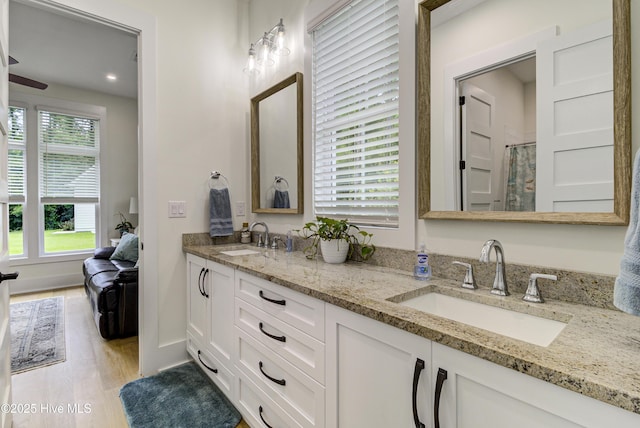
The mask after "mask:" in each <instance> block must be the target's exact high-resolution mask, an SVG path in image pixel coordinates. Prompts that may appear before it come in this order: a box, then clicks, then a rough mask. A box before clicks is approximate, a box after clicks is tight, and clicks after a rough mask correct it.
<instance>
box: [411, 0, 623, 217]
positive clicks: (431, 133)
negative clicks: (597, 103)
mask: <svg viewBox="0 0 640 428" xmlns="http://www.w3.org/2000/svg"><path fill="white" fill-rule="evenodd" d="M492 1H493V3H494V4H492ZM563 2H566V5H563V8H564V9H565V10H569V11H570V12H571V13H572V14H573V16H577V15H580V14H582V13H583V12H582V10H583V9H585V8H586V9H588V8H587V7H584V6H582V4H581V2H579V1H578V2H576V1H573V0H561V1H559V2H558V1H557V0H556V1H550V2H548V4H547V2H546V1H545V2H544V4H542V3H541V2H528V3H529V6H531V7H532V8H533V10H532V11H529V15H528V16H531V15H534V14H536V15H551V20H550V21H549V22H548V24H545V25H547V26H550V27H553V28H554V30H553V31H557V33H556V34H557V35H558V36H563V35H565V34H571V33H572V32H574V33H575V32H577V31H574V28H570V26H569V25H564V26H563V24H558V23H557V22H556V18H555V17H553V13H549V11H553V10H555V9H557V8H559V6H558V5H559V4H562V3H563ZM449 3H451V4H449ZM462 3H467V4H469V3H473V5H474V6H475V7H476V8H480V7H483V8H484V9H476V10H475V12H476V13H478V14H480V13H479V12H478V11H479V10H482V13H485V14H487V16H488V17H489V18H490V19H492V21H489V22H490V23H491V24H490V25H489V24H487V25H485V26H484V27H483V28H484V29H485V31H484V33H485V34H482V36H483V37H484V36H486V35H487V34H489V33H493V34H497V33H501V32H504V33H508V32H509V31H511V33H510V34H511V37H513V34H514V33H513V31H516V32H517V31H518V30H520V28H521V27H522V26H519V25H518V21H517V19H513V16H512V15H509V13H513V12H512V11H508V12H504V13H503V14H502V15H500V14H499V13H498V12H497V10H498V9H497V7H498V4H499V3H502V4H505V3H506V4H509V6H512V7H513V8H516V9H517V8H518V7H517V6H513V5H512V4H511V2H504V1H503V2H500V1H495V0H484V1H482V0H451V1H450V0H425V1H423V2H422V3H420V5H419V16H418V41H417V67H418V69H417V80H418V95H417V96H418V99H417V110H418V115H417V116H418V117H417V135H418V137H417V156H418V209H419V217H420V218H422V219H452V220H479V221H507V222H529V223H565V224H599V225H626V224H628V222H629V209H630V207H629V198H630V192H631V40H630V39H631V31H630V27H631V22H630V21H631V18H630V1H629V0H611V2H610V3H605V6H606V7H607V8H610V9H609V12H608V13H610V15H609V19H610V20H611V22H612V24H610V25H609V28H610V30H609V31H610V35H609V38H610V40H612V42H609V47H608V49H609V52H612V55H611V56H612V71H611V72H609V74H610V76H609V78H610V81H611V82H612V83H610V86H611V85H612V88H611V89H610V90H609V92H610V94H609V95H608V97H609V100H610V101H608V103H609V104H610V105H611V109H610V110H611V112H610V117H608V118H607V121H608V122H610V125H609V126H610V130H609V133H610V135H611V136H610V137H609V140H610V142H609V143H608V147H606V148H605V149H604V151H605V152H606V151H608V153H610V156H609V158H611V159H609V158H606V159H603V158H600V160H598V158H597V157H593V158H592V159H591V160H590V163H589V162H584V163H583V164H578V165H579V166H581V168H582V169H581V170H580V173H579V174H576V173H571V172H568V171H570V170H565V171H567V172H564V175H565V176H567V175H571V174H574V175H582V176H583V177H586V178H585V180H589V179H591V177H593V176H597V173H599V172H600V169H599V167H598V165H599V164H598V163H597V162H602V165H603V166H606V168H607V169H608V170H610V175H611V176H612V177H610V178H609V179H608V182H607V183H605V184H606V185H607V186H608V189H607V191H608V192H609V194H610V196H608V197H607V198H608V202H607V204H605V205H602V206H604V207H605V208H600V209H597V208H596V209H592V208H591V205H589V206H588V209H585V210H582V209H579V208H580V207H581V205H580V204H579V203H574V201H570V202H571V203H568V204H564V205H563V204H562V203H556V204H555V205H552V206H553V207H554V208H553V209H551V210H546V209H545V210H536V211H533V210H532V211H504V210H500V211H498V210H491V211H490V210H487V211H476V210H473V209H471V208H470V207H469V206H465V205H464V200H463V199H464V198H465V196H467V199H468V200H470V199H471V196H470V193H468V190H466V191H465V188H464V183H467V189H468V188H469V187H470V185H469V183H471V184H473V185H476V184H478V183H479V181H477V180H475V181H473V180H471V179H470V178H468V177H467V178H459V179H458V180H459V183H462V184H460V185H452V186H451V187H450V188H445V184H446V183H447V182H449V184H450V183H451V182H454V181H455V180H456V179H457V178H456V177H457V176H460V177H462V173H458V172H457V171H454V170H455V169H458V168H466V166H467V165H466V164H468V163H469V161H468V159H465V158H464V155H466V154H468V153H469V152H467V151H466V150H465V149H463V147H462V144H461V143H460V142H461V141H462V140H463V139H464V136H463V134H464V132H466V131H465V130H464V129H465V128H463V124H462V122H460V125H459V126H460V129H459V130H458V128H457V126H458V122H455V124H454V123H453V122H452V121H451V120H450V121H448V123H444V124H443V122H445V121H444V119H443V117H444V114H443V111H444V110H445V109H446V108H448V107H446V106H444V105H443V104H444V103H443V99H444V98H445V97H444V96H443V95H442V93H443V92H444V89H446V88H443V87H444V86H446V85H449V84H451V82H450V81H449V80H447V78H448V77H450V75H451V74H454V75H455V73H452V72H450V73H449V74H447V72H445V71H442V70H437V72H438V73H441V75H442V76H445V77H444V78H442V79H440V80H439V79H438V78H437V77H436V78H435V79H432V71H433V72H434V76H435V73H436V70H432V67H435V65H434V64H435V63H436V61H437V60H436V59H433V60H432V55H437V52H436V51H437V50H438V49H440V48H439V47H438V46H436V45H435V44H434V45H433V46H432V43H435V42H436V41H437V38H436V35H432V34H433V33H432V25H431V24H432V18H435V17H432V13H433V14H434V15H437V14H439V13H440V11H441V10H446V8H447V7H449V8H450V9H453V10H454V12H453V14H454V16H455V14H456V12H455V9H456V8H459V7H460V5H461V4H462ZM600 4H602V2H600ZM477 5H480V6H477ZM442 6H444V8H443V9H440V10H438V11H436V9H438V8H440V7H442ZM451 6H453V7H451ZM529 6H527V7H529ZM521 9H523V7H521ZM471 10H472V11H473V9H471ZM532 12H533V13H532ZM449 13H450V12H449ZM500 13H502V12H500ZM525 13H526V12H525ZM445 19H447V18H445ZM464 19H467V20H468V19H471V18H470V17H469V16H467V17H466V18H464ZM527 19H528V18H527ZM468 23H469V22H467V24H468ZM591 26H593V25H591ZM507 27H508V28H507ZM514 27H518V28H517V29H516V30H514ZM434 28H441V27H436V26H435V24H434ZM494 30H495V31H494ZM578 30H581V27H579V28H578ZM522 31H529V32H533V30H522ZM478 34H479V33H476V35H478ZM528 34H529V33H523V34H522V37H523V38H525V36H528ZM477 38H480V37H477ZM466 41H467V44H470V45H472V44H475V43H476V40H475V38H474V37H467V39H466ZM508 42H510V40H509V41H508ZM447 43H448V45H447V47H446V48H447V50H449V51H452V50H456V46H454V45H452V44H451V43H452V42H451V37H449V38H447ZM493 43H494V44H495V45H496V46H498V47H499V48H500V49H502V48H504V45H505V43H506V42H505V41H494V42H493ZM611 45H612V46H611ZM534 51H535V52H536V55H537V51H536V49H534ZM482 52H483V54H484V53H486V52H490V49H488V48H487V45H485V46H482ZM466 55H467V56H468V55H469V54H468V53H467V54H466ZM434 58H438V57H437V56H434ZM475 59H477V57H476V56H473V59H472V60H471V62H473V61H475ZM432 61H433V64H432ZM442 62H443V61H442V60H440V63H438V66H440V67H442ZM462 62H463V61H462V60H460V59H458V60H456V61H455V62H454V63H452V64H447V66H448V67H449V68H448V70H449V71H450V70H455V69H456V67H458V66H459V65H460V64H461V63H462ZM537 66H538V69H540V60H539V61H538V65H537ZM458 68H459V67H458ZM438 77H440V76H438ZM540 85H541V84H540V83H538V88H537V90H536V91H535V93H540ZM441 86H443V87H441ZM458 91H459V89H458V86H455V89H453V90H451V91H450V92H454V94H455V96H456V101H457V100H458V99H459V98H458V95H460V93H459V92H458ZM456 101H454V102H456ZM450 104H451V105H452V104H453V103H450ZM554 106H555V104H554ZM450 109H451V112H449V113H450V117H455V118H460V117H462V116H463V113H461V112H460V109H461V108H460V107H458V106H457V105H456V106H453V107H450ZM536 110H537V111H538V115H540V112H541V111H543V112H545V114H546V110H544V108H542V107H541V105H540V104H538V106H537V108H536ZM549 110H551V109H549ZM585 111H587V112H588V109H586V110H585ZM555 113H556V112H555V111H554V112H553V114H555ZM587 117H588V114H587V115H583V120H582V123H587V122H589V121H587V120H584V118H587ZM600 118H601V116H598V117H596V119H598V120H599V119H600ZM456 120H457V119H456ZM436 127H443V128H447V127H449V129H452V130H451V131H446V130H445V131H442V129H439V128H438V129H436ZM547 128H548V127H545V126H542V125H540V123H538V124H537V126H536V128H535V129H537V130H538V131H539V130H540V129H542V130H543V132H546V130H547ZM501 132H503V133H505V134H506V132H505V131H504V129H503V130H501ZM543 132H540V131H539V132H538V135H537V139H538V140H539V141H538V142H537V146H538V149H537V151H538V153H541V152H542V150H543V149H541V147H542V144H541V143H542V138H543ZM554 132H555V128H553V132H551V134H553V133H554ZM455 134H458V135H455ZM545 135H546V134H545ZM580 138H581V137H580V136H578V137H574V139H580ZM504 141H505V140H504V139H503V140H498V142H499V143H500V144H499V147H500V148H501V149H502V152H504V151H505V148H504V146H505V144H504ZM446 144H451V146H446ZM606 145H607V144H602V146H606ZM447 147H448V148H447ZM451 147H454V149H451ZM446 150H449V151H451V152H452V153H454V152H455V151H456V150H458V153H459V157H456V156H455V155H452V156H449V158H447V156H446V155H445V154H444V152H445V151H446ZM557 156H558V157H559V156H560V155H557ZM536 159H537V160H538V159H539V158H536ZM461 161H462V162H461ZM538 161H539V160H538ZM574 162H578V161H574ZM580 162H582V161H580ZM443 165H444V166H443ZM458 165H460V167H458ZM558 165H561V164H560V163H558V164H553V165H551V166H548V165H543V164H538V165H537V166H538V170H540V169H542V170H543V171H550V173H547V175H553V174H558V171H560V172H562V171H563V170H562V168H560V166H558ZM584 165H587V166H584ZM594 165H596V166H595V167H594ZM544 168H546V169H544ZM443 169H445V170H447V171H448V170H451V171H449V172H442V171H443ZM534 169H535V166H534ZM603 169H604V168H603ZM436 170H437V171H436ZM504 170H505V171H506V170H507V166H506V164H505V167H504ZM452 171H454V172H452ZM467 172H468V171H467ZM447 173H448V174H451V177H453V178H451V179H449V178H448V177H447V176H445V174H447ZM503 178H505V179H507V178H508V179H510V177H509V175H508V174H507V176H506V177H504V176H503ZM465 180H466V181H465ZM594 180H595V179H594ZM498 181H499V180H498ZM505 183H506V182H505ZM570 184H575V183H570ZM599 184H603V183H599ZM480 187H482V186H480ZM485 187H486V186H485ZM503 187H504V189H506V188H507V184H504V186H503ZM540 187H541V188H542V186H540ZM601 187H602V186H601ZM569 188H570V189H573V188H572V187H570V186H568V187H567V189H569ZM451 189H453V190H451ZM504 189H503V190H504ZM567 189H561V190H563V191H564V190H567ZM447 192H454V193H453V196H452V194H451V193H447ZM456 192H457V193H456ZM536 192H538V193H540V195H536V203H537V201H538V200H542V199H543V196H542V193H541V191H538V189H536ZM460 195H461V196H460ZM493 199H499V198H495V197H494V198H493ZM574 199H579V198H574ZM446 200H449V201H451V200H453V201H454V202H453V203H448V202H446ZM507 200H508V198H507V196H504V197H503V206H505V207H506V204H505V202H506V201H507ZM578 202H580V201H578ZM456 204H457V205H456ZM556 206H557V207H558V208H556ZM585 206H586V205H585ZM567 208H568V209H567Z"/></svg>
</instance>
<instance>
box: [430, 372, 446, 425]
mask: <svg viewBox="0 0 640 428" xmlns="http://www.w3.org/2000/svg"><path fill="white" fill-rule="evenodd" d="M445 380H447V371H446V370H445V369H442V368H438V378H437V379H436V395H435V398H434V400H433V421H434V427H435V428H440V396H441V395H442V384H443V383H444V381H445Z"/></svg>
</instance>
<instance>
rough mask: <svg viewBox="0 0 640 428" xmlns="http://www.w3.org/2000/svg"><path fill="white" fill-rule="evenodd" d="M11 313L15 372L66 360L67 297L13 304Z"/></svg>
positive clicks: (12, 369)
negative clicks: (65, 306)
mask: <svg viewBox="0 0 640 428" xmlns="http://www.w3.org/2000/svg"><path fill="white" fill-rule="evenodd" d="M9 312H10V318H9V326H10V329H11V373H12V374H17V373H22V372H25V371H27V370H33V369H37V368H40V367H44V366H50V365H51V364H56V363H61V362H63V361H64V360H65V358H66V355H65V342H64V297H62V296H59V297H50V298H47V299H39V300H31V301H28V302H19V303H12V304H11V308H10V311H9Z"/></svg>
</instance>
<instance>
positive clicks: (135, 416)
mask: <svg viewBox="0 0 640 428" xmlns="http://www.w3.org/2000/svg"><path fill="white" fill-rule="evenodd" d="M120 400H121V401H122V406H123V407H124V413H125V415H126V416H127V421H128V422H129V426H130V427H131V428H143V427H144V428H147V427H149V428H151V427H153V428H157V427H171V428H174V427H185V428H192V427H200V428H205V427H211V428H235V426H236V425H238V423H239V422H240V413H239V412H238V411H237V410H236V408H235V407H233V405H232V404H231V403H230V402H229V400H227V398H226V397H225V396H224V394H223V393H222V392H221V391H220V390H219V389H218V387H217V386H216V385H215V384H214V383H213V382H212V381H211V380H210V379H209V378H208V377H207V375H205V374H204V373H203V372H202V371H200V369H199V368H198V367H197V366H196V364H195V363H187V364H183V365H180V366H178V367H174V368H172V369H169V370H165V371H163V372H160V373H158V374H157V375H154V376H149V377H145V378H141V379H137V380H134V381H133V382H129V383H128V384H126V385H125V386H123V387H122V388H121V389H120Z"/></svg>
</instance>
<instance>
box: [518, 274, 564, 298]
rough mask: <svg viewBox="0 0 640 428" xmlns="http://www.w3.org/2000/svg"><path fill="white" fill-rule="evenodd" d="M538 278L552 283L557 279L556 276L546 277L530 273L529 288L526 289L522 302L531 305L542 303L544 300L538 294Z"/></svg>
mask: <svg viewBox="0 0 640 428" xmlns="http://www.w3.org/2000/svg"><path fill="white" fill-rule="evenodd" d="M538 278H544V279H551V280H553V281H557V280H558V277H557V276H556V275H546V274H543V273H532V274H531V275H530V276H529V286H528V287H527V292H526V293H525V295H524V297H523V298H522V300H524V301H527V302H531V303H542V302H544V299H543V298H542V295H541V294H540V288H539V287H538Z"/></svg>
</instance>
